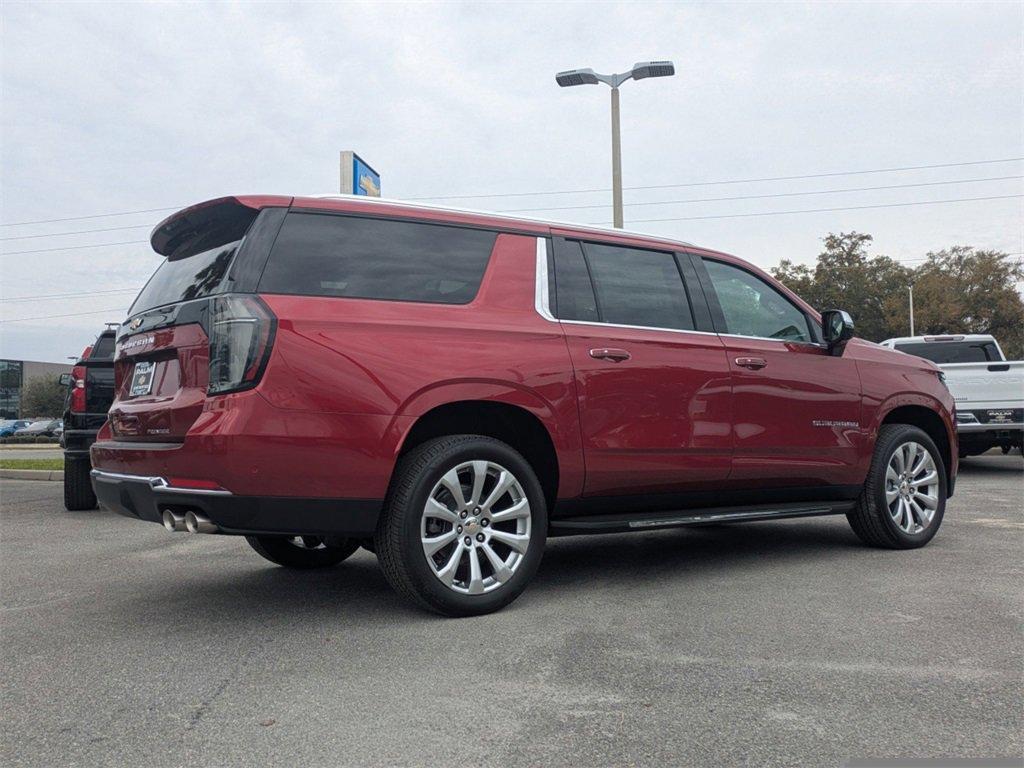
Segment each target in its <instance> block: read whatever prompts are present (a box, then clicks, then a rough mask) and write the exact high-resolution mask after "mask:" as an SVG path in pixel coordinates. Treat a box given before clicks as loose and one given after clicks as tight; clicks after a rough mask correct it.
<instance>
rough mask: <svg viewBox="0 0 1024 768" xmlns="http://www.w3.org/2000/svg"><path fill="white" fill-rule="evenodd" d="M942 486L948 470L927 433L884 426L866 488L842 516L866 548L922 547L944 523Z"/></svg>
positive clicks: (907, 427) (909, 426) (907, 428)
mask: <svg viewBox="0 0 1024 768" xmlns="http://www.w3.org/2000/svg"><path fill="white" fill-rule="evenodd" d="M946 488H947V481H946V467H945V465H944V464H943V463H942V455H941V454H940V453H939V450H938V448H937V447H936V445H935V442H934V441H933V440H932V439H931V438H930V437H929V436H928V434H927V433H925V432H924V431H923V430H921V429H919V428H918V427H914V426H911V425H909V424H886V425H885V426H883V427H882V428H881V430H879V433H878V441H877V442H876V443H875V453H874V457H873V458H872V460H871V469H870V470H869V471H868V477H867V481H866V482H865V483H864V490H863V491H862V492H861V495H860V499H858V501H857V506H856V507H855V508H854V509H853V510H852V511H851V512H848V513H847V515H846V518H847V520H849V521H850V527H852V528H853V530H854V532H855V533H856V534H857V536H859V537H860V539H861V540H862V541H863V542H864V543H865V544H869V545H871V546H874V547H885V548H887V549H914V548H916V547H923V546H924V545H925V544H927V543H928V542H929V541H931V540H932V537H933V536H935V534H936V532H937V531H938V529H939V526H940V525H941V524H942V516H943V514H944V513H945V510H946Z"/></svg>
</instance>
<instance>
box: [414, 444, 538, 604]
mask: <svg viewBox="0 0 1024 768" xmlns="http://www.w3.org/2000/svg"><path fill="white" fill-rule="evenodd" d="M531 524H532V516H531V513H530V502H529V500H528V499H527V497H526V492H525V491H524V490H523V486H522V484H521V483H520V482H519V480H518V479H517V478H516V476H515V475H514V474H513V473H512V472H510V471H509V470H507V469H505V468H504V467H503V466H501V465H500V464H496V463H495V462H493V461H485V460H477V461H467V462H463V463H461V464H458V465H457V466H455V467H454V468H452V469H450V470H448V471H447V472H446V473H445V474H444V475H443V476H442V477H441V479H440V480H438V481H437V483H436V484H435V485H434V488H433V489H432V490H431V492H430V495H429V496H428V497H427V502H426V505H425V506H424V509H423V514H422V516H421V519H420V541H421V543H422V545H423V554H424V556H425V557H426V559H427V564H428V566H429V567H430V570H431V572H432V573H433V574H434V576H436V577H437V578H438V579H439V580H440V581H441V583H442V584H444V585H445V586H446V587H448V588H449V589H451V590H453V591H455V592H459V593H461V594H468V595H480V594H484V593H486V592H491V591H493V590H496V589H498V588H500V587H501V586H502V585H503V584H505V583H507V582H508V581H509V579H511V578H512V576H513V575H514V574H515V572H516V570H517V569H518V568H519V566H520V565H522V563H523V560H524V556H525V554H526V551H527V549H528V548H529V546H530V531H531Z"/></svg>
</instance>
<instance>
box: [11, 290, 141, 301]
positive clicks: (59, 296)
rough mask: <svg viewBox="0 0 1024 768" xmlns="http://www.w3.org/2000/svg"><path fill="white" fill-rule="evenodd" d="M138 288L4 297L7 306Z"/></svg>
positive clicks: (84, 297)
mask: <svg viewBox="0 0 1024 768" xmlns="http://www.w3.org/2000/svg"><path fill="white" fill-rule="evenodd" d="M138 292H139V289H138V288H118V289H116V290H112V291H88V292H83V291H75V292H73V293H42V294H39V295H37V296H14V297H12V298H7V297H4V299H3V301H4V303H5V304H12V303H14V302H16V301H32V300H35V299H68V298H73V299H79V298H81V299H87V298H90V297H91V296H101V295H103V294H111V293H138Z"/></svg>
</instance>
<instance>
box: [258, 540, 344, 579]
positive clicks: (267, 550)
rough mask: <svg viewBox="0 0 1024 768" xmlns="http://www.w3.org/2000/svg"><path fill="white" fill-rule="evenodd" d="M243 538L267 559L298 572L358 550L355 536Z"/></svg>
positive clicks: (324, 564)
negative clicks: (353, 537)
mask: <svg viewBox="0 0 1024 768" xmlns="http://www.w3.org/2000/svg"><path fill="white" fill-rule="evenodd" d="M245 540H246V541H247V542H249V546H250V547H252V548H253V549H255V550H256V551H257V552H258V553H259V554H260V555H261V556H263V557H264V558H266V559H267V560H269V561H270V562H272V563H276V564H277V565H283V566H284V567H285V568H294V569H296V570H302V571H306V570H310V569H312V568H329V567H330V566H332V565H337V564H338V563H340V562H341V561H342V560H345V559H347V558H348V557H349V556H351V554H352V553H353V552H355V551H356V550H357V549H359V541H358V540H356V539H324V538H321V537H319V536H246V537H245Z"/></svg>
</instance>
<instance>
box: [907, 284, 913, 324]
mask: <svg viewBox="0 0 1024 768" xmlns="http://www.w3.org/2000/svg"><path fill="white" fill-rule="evenodd" d="M907 290H908V291H910V335H911V336H913V335H914V286H912V285H910V286H907Z"/></svg>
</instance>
